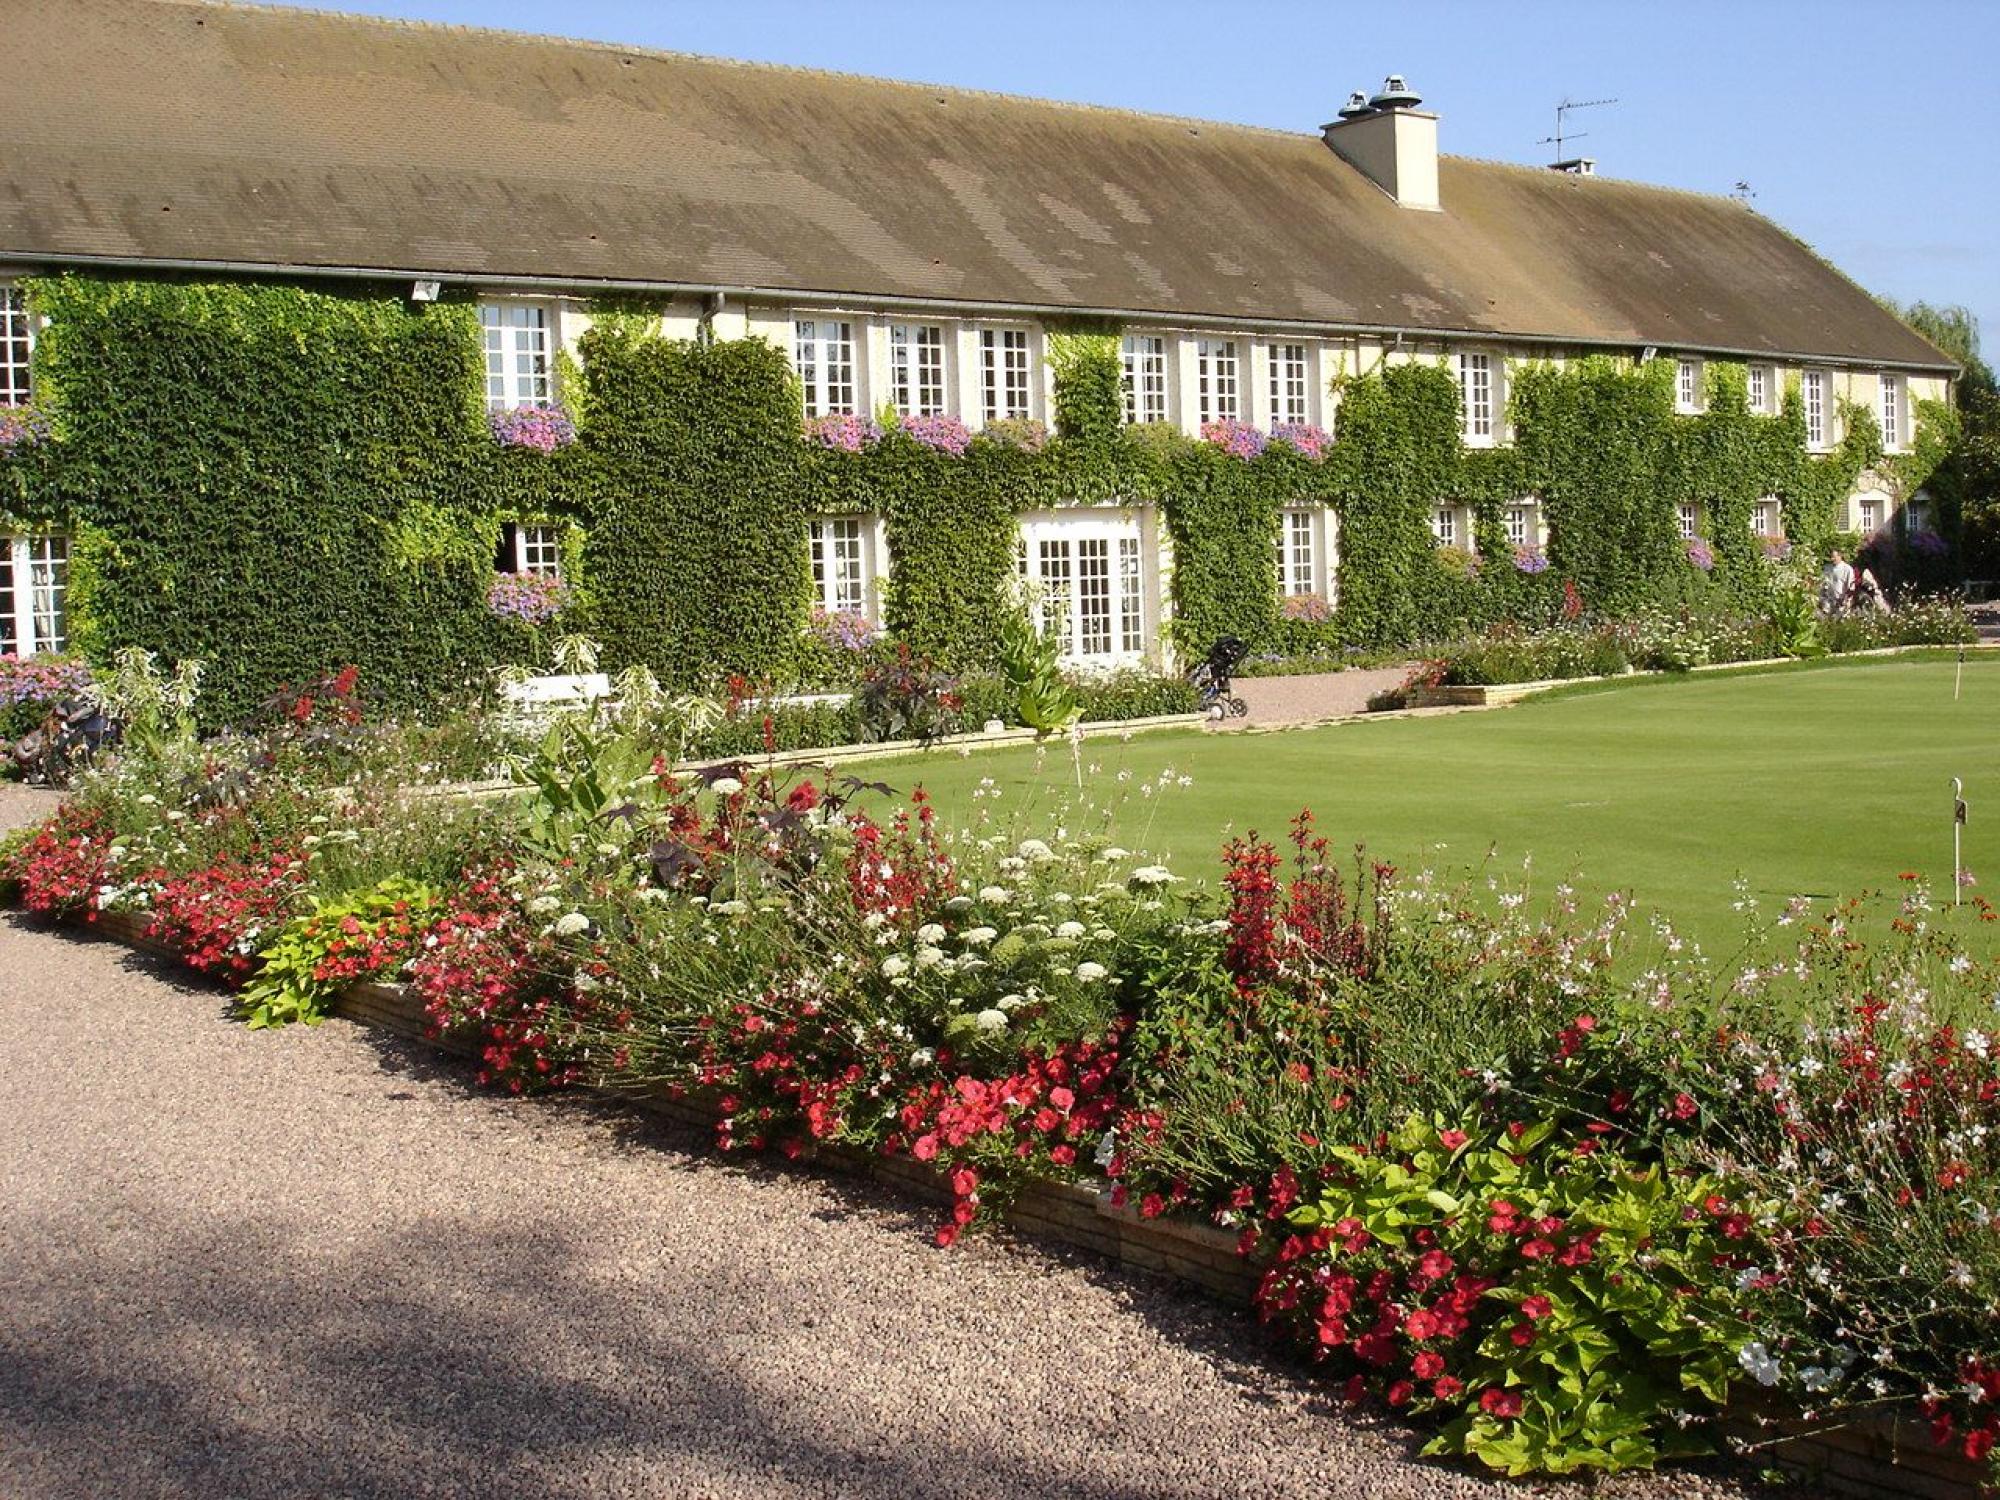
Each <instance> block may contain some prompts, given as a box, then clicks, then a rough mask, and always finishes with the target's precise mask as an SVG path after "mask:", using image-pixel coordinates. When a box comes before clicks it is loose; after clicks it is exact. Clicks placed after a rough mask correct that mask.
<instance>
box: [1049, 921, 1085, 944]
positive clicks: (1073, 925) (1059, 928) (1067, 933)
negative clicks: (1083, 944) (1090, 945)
mask: <svg viewBox="0 0 2000 1500" xmlns="http://www.w3.org/2000/svg"><path fill="white" fill-rule="evenodd" d="M1085 930H1086V929H1085V927H1084V925H1083V923H1081V922H1060V923H1058V924H1057V925H1056V936H1057V937H1059V938H1064V939H1067V940H1069V941H1072V942H1073V941H1075V940H1076V939H1077V938H1080V937H1082V936H1083V934H1084V932H1085Z"/></svg>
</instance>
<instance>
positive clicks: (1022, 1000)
mask: <svg viewBox="0 0 2000 1500" xmlns="http://www.w3.org/2000/svg"><path fill="white" fill-rule="evenodd" d="M1027 1003H1028V997H1027V996H1026V995H1002V996H1001V997H1000V1008H1001V1009H1002V1010H1012V1009H1014V1007H1015V1006H1017V1005H1026V1004H1027Z"/></svg>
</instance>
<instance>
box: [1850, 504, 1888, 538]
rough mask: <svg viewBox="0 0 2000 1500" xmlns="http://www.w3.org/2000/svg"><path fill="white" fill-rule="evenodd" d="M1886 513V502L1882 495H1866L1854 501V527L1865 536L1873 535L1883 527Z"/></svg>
mask: <svg viewBox="0 0 2000 1500" xmlns="http://www.w3.org/2000/svg"><path fill="white" fill-rule="evenodd" d="M1885 514H1886V507H1885V502H1884V501H1883V500H1882V499H1881V497H1880V496H1876V495H1864V496H1863V497H1862V498H1861V499H1859V500H1856V501H1855V502H1854V529H1855V530H1856V531H1858V532H1860V533H1861V534H1862V535H1863V536H1872V535H1874V534H1875V533H1876V532H1878V531H1880V530H1881V529H1882V518H1883V516H1884V515H1885Z"/></svg>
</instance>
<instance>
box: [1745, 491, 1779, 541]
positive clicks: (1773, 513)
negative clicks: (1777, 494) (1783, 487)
mask: <svg viewBox="0 0 2000 1500" xmlns="http://www.w3.org/2000/svg"><path fill="white" fill-rule="evenodd" d="M1750 529H1751V531H1753V532H1754V533H1756V534H1757V535H1758V536H1781V535H1783V531H1784V527H1783V523H1782V521H1781V519H1780V517H1779V510H1778V502H1777V501H1776V500H1759V501H1758V502H1757V503H1756V504H1755V505H1753V506H1751V507H1750Z"/></svg>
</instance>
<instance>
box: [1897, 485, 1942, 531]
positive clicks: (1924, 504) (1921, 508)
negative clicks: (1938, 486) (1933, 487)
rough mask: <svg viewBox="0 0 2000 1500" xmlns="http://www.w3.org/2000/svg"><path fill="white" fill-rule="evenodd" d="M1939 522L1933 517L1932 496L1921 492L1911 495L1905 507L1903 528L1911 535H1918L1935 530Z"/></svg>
mask: <svg viewBox="0 0 2000 1500" xmlns="http://www.w3.org/2000/svg"><path fill="white" fill-rule="evenodd" d="M1936 529H1937V523H1936V522H1935V521H1934V520H1933V519H1932V518H1931V497H1930V496H1929V495H1927V494H1924V493H1922V492H1919V493H1917V494H1915V495H1912V496H1911V497H1910V500H1909V503H1908V504H1906V505H1905V506H1904V507H1903V530H1904V532H1905V533H1906V534H1908V535H1910V536H1918V535H1921V534H1922V533H1924V532H1926V531H1935V530H1936Z"/></svg>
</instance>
